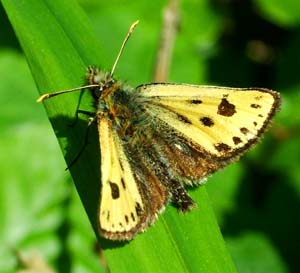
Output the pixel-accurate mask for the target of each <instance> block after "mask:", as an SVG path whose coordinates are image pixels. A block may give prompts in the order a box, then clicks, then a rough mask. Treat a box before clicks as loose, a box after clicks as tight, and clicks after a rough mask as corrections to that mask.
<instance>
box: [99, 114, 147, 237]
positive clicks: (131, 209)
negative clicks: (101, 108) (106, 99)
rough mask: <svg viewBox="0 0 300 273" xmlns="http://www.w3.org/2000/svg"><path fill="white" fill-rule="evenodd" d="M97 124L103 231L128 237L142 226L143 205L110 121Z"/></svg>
mask: <svg viewBox="0 0 300 273" xmlns="http://www.w3.org/2000/svg"><path fill="white" fill-rule="evenodd" d="M98 122H99V135H100V149H101V175H102V179H101V180H102V192H101V202H100V215H99V216H100V221H99V222H100V228H101V230H102V231H103V233H104V234H107V236H108V237H112V236H120V234H123V236H126V234H127V233H130V232H132V230H134V229H136V228H137V227H138V226H139V225H140V222H141V217H143V214H144V213H143V212H144V211H145V207H144V202H143V200H142V196H141V195H140V193H139V189H138V184H137V183H136V181H135V179H134V176H133V173H132V170H131V168H130V166H129V164H128V160H127V159H126V156H125V154H124V150H123V147H122V145H121V144H120V140H119V139H118V136H117V135H116V133H115V132H114V130H112V128H111V124H110V121H109V120H108V119H106V118H105V117H104V116H102V117H100V118H99V121H98Z"/></svg>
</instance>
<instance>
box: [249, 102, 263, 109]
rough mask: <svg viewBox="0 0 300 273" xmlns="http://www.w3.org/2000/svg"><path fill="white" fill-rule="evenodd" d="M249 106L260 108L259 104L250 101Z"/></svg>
mask: <svg viewBox="0 0 300 273" xmlns="http://www.w3.org/2000/svg"><path fill="white" fill-rule="evenodd" d="M250 107H251V108H255V109H258V108H261V105H259V104H256V103H252V104H251V105H250Z"/></svg>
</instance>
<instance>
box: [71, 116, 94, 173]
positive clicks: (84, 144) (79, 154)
mask: <svg viewBox="0 0 300 273" xmlns="http://www.w3.org/2000/svg"><path fill="white" fill-rule="evenodd" d="M77 111H79V113H81V114H87V115H91V114H93V117H90V119H89V123H88V125H87V129H86V132H85V136H84V142H83V145H82V147H81V149H80V151H79V152H78V154H77V155H76V156H75V158H74V159H73V160H72V161H71V163H70V164H69V165H68V166H67V168H66V170H68V169H70V168H71V167H72V166H73V165H74V163H75V162H76V161H77V160H78V159H79V157H80V156H81V155H82V153H83V151H84V149H85V147H86V145H87V144H88V137H89V129H90V127H91V125H92V124H93V122H94V121H95V120H97V116H95V113H91V112H88V111H84V110H77Z"/></svg>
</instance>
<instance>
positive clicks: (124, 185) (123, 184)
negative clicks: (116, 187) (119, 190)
mask: <svg viewBox="0 0 300 273" xmlns="http://www.w3.org/2000/svg"><path fill="white" fill-rule="evenodd" d="M121 184H122V187H123V189H124V190H125V189H126V184H125V181H124V179H123V177H121Z"/></svg>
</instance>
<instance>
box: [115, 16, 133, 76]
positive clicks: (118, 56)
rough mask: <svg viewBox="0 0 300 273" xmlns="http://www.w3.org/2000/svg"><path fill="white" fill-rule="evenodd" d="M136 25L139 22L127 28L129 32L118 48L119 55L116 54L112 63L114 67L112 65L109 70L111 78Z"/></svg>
mask: <svg viewBox="0 0 300 273" xmlns="http://www.w3.org/2000/svg"><path fill="white" fill-rule="evenodd" d="M138 23H139V20H137V21H135V22H134V23H133V24H132V25H131V26H130V28H129V30H128V33H127V35H126V37H125V39H124V41H123V43H122V46H121V48H120V50H119V53H118V55H117V58H116V60H115V62H114V65H113V67H112V69H111V71H110V76H111V77H112V76H113V74H114V72H115V68H116V66H117V63H118V61H119V59H120V56H121V54H122V51H123V49H124V47H125V45H126V43H127V41H128V39H129V37H130V36H131V33H132V32H133V31H134V29H135V27H136V25H137V24H138Z"/></svg>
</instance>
